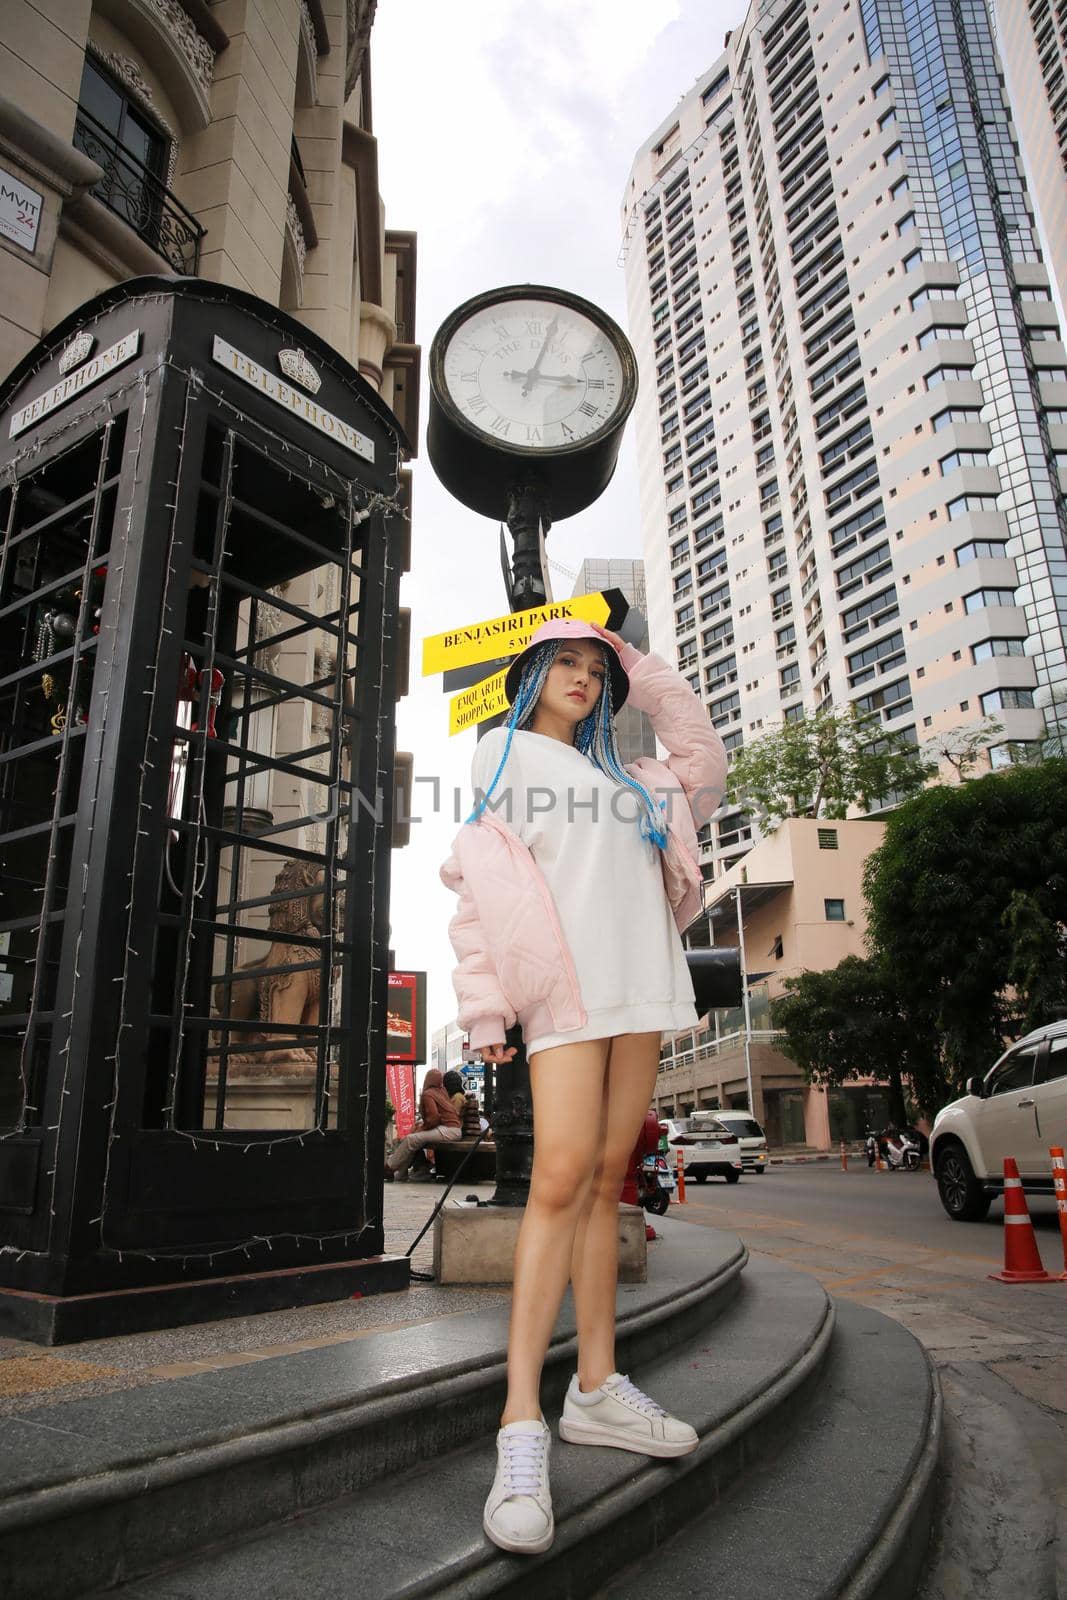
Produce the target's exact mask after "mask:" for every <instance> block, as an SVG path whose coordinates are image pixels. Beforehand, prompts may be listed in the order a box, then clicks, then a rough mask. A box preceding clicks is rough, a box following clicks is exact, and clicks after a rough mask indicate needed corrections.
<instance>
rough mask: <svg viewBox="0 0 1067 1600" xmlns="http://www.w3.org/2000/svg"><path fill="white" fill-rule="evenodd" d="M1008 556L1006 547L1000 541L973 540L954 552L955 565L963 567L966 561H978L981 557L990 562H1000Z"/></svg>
mask: <svg viewBox="0 0 1067 1600" xmlns="http://www.w3.org/2000/svg"><path fill="white" fill-rule="evenodd" d="M1007 554H1008V546H1007V544H1006V543H1004V542H1003V541H1002V540H999V539H998V540H994V539H973V540H972V541H971V543H970V544H961V545H960V546H959V548H958V549H957V551H956V565H957V566H958V567H964V566H966V565H967V562H968V561H978V560H980V559H981V558H982V557H983V556H988V557H990V558H991V559H992V560H994V561H997V560H1002V559H1004V558H1005V557H1006V556H1007Z"/></svg>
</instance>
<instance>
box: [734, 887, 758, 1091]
mask: <svg viewBox="0 0 1067 1600" xmlns="http://www.w3.org/2000/svg"><path fill="white" fill-rule="evenodd" d="M734 895H735V896H736V900H737V945H738V949H739V950H740V952H741V998H742V1002H743V1004H744V1007H745V1082H746V1084H747V1085H748V1109H749V1112H750V1113H751V1114H752V1115H753V1116H754V1115H755V1106H754V1103H753V1099H752V1008H751V1005H750V1003H749V996H748V962H747V961H746V959H745V924H744V919H743V918H742V916H741V885H740V884H738V885H737V886H736V888H735V889H734Z"/></svg>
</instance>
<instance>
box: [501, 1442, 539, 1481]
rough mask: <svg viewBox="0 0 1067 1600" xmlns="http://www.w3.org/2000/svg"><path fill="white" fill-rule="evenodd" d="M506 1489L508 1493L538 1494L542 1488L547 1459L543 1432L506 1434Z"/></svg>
mask: <svg viewBox="0 0 1067 1600" xmlns="http://www.w3.org/2000/svg"><path fill="white" fill-rule="evenodd" d="M503 1444H504V1489H505V1492H506V1493H507V1494H508V1495H513V1494H532V1495H537V1494H539V1493H540V1491H541V1488H542V1483H541V1479H542V1469H543V1467H544V1460H545V1435H544V1434H543V1433H508V1434H505V1435H504V1440H503Z"/></svg>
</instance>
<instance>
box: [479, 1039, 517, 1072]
mask: <svg viewBox="0 0 1067 1600" xmlns="http://www.w3.org/2000/svg"><path fill="white" fill-rule="evenodd" d="M480 1054H481V1058H482V1060H483V1061H488V1062H491V1063H492V1065H493V1066H494V1067H502V1066H504V1065H505V1063H506V1062H508V1061H510V1060H511V1058H512V1056H513V1055H514V1054H515V1046H514V1045H513V1044H512V1045H504V1044H483V1045H482V1047H481V1051H480Z"/></svg>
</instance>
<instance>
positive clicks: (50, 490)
mask: <svg viewBox="0 0 1067 1600" xmlns="http://www.w3.org/2000/svg"><path fill="white" fill-rule="evenodd" d="M406 451H407V445H406V441H405V440H404V438H403V435H402V433H401V431H400V429H399V427H398V424H397V422H396V419H395V418H394V416H393V414H392V413H391V411H390V410H389V409H388V407H386V406H385V405H384V404H383V402H382V401H381V400H380V399H379V397H378V396H377V395H376V394H375V393H374V392H373V390H371V389H370V387H369V386H368V385H367V384H366V383H365V382H364V381H363V379H361V378H360V377H359V375H358V374H357V373H356V372H355V371H354V370H353V369H352V368H351V367H350V366H349V365H348V364H347V363H346V362H345V361H344V360H343V359H342V358H341V357H340V356H339V355H338V354H337V353H336V352H335V351H334V350H332V349H331V348H330V347H329V346H328V345H326V344H324V343H323V342H322V341H321V340H319V339H318V338H317V337H316V336H315V335H314V334H312V333H310V332H309V331H308V330H307V329H305V328H303V327H302V326H300V325H298V324H296V323H294V322H293V321H291V320H290V319H289V318H287V317H286V316H285V315H284V314H283V313H281V312H278V311H276V310H275V309H274V308H273V307H271V306H269V305H266V304H264V303H263V302H261V301H258V300H256V299H254V298H253V297H252V296H249V295H245V294H242V293H240V292H239V291H236V290H233V289H229V288H225V287H222V286H219V285H214V284H210V283H207V282H205V281H203V280H200V279H185V280H183V279H171V278H158V279H157V278H141V279H135V280H133V281H131V282H127V283H125V284H123V285H121V286H119V287H117V288H115V289H113V290H110V291H108V292H107V293H105V294H103V295H101V296H99V297H98V298H97V299H95V300H93V301H90V302H88V303H87V304H86V305H84V306H82V307H81V308H80V309H79V311H78V312H76V313H75V314H74V315H73V316H72V317H70V318H68V319H67V320H66V322H64V323H63V324H61V325H60V326H59V327H58V328H56V329H55V330H54V331H53V332H52V333H51V334H50V335H49V336H48V338H47V339H46V340H44V341H43V342H42V343H41V344H39V345H38V346H37V347H36V348H35V350H34V351H32V352H31V354H30V355H29V356H28V357H27V358H26V359H25V360H24V361H23V362H22V363H21V365H20V366H19V367H18V368H17V369H16V371H15V372H14V373H13V374H12V375H11V377H10V378H9V379H8V380H7V381H6V383H5V384H4V385H3V386H2V388H0V528H2V530H3V549H2V555H0V697H2V708H0V888H2V901H0V1331H8V1332H12V1333H18V1334H21V1335H22V1336H26V1337H37V1338H43V1339H48V1340H51V1339H57V1340H58V1339H63V1338H76V1337H83V1336H85V1335H86V1334H87V1333H92V1332H94V1331H96V1332H104V1331H122V1330H123V1329H124V1328H127V1327H135V1326H150V1325H153V1323H165V1322H167V1321H175V1322H176V1321H183V1320H193V1319H194V1318H197V1317H200V1316H204V1315H218V1314H220V1312H221V1311H222V1310H223V1309H247V1308H249V1307H250V1306H252V1305H254V1304H256V1303H260V1304H283V1303H286V1302H287V1301H290V1302H291V1301H292V1300H293V1299H299V1298H302V1297H303V1298H328V1297H330V1295H331V1294H337V1293H341V1292H351V1289H352V1284H353V1281H354V1280H353V1278H352V1277H351V1274H352V1273H353V1272H355V1273H357V1275H358V1274H362V1276H361V1277H359V1281H360V1282H361V1283H362V1284H364V1286H370V1287H374V1286H378V1287H385V1286H388V1287H396V1286H399V1285H400V1284H401V1283H403V1282H406V1263H402V1264H401V1263H395V1262H390V1261H388V1260H383V1261H379V1262H377V1263H374V1264H373V1265H372V1264H371V1263H370V1259H369V1258H373V1257H380V1255H381V1251H382V1246H383V1236H382V1223H381V1174H380V1158H381V1151H382V1138H383V1116H384V1065H383V1063H384V1027H385V1012H386V989H387V977H388V972H387V969H388V953H387V944H388V920H387V909H388V897H389V850H390V819H391V815H392V788H393V748H394V713H395V692H396V691H395V684H396V673H397V667H396V659H395V657H396V649H397V632H398V624H397V605H398V585H399V576H400V570H401V566H402V564H403V561H404V552H405V550H406V547H407V540H406V516H405V512H404V508H403V506H402V504H401V500H402V494H403V489H404V483H403V480H402V478H401V472H400V463H401V459H402V457H403V456H404V455H405V454H406ZM342 1263H346V1264H348V1265H347V1267H346V1268H342V1267H341V1265H340V1264H342ZM356 1263H363V1265H362V1267H359V1268H357V1267H356V1265H355V1264H356ZM375 1269H376V1271H377V1277H375V1276H374V1270H375ZM345 1271H348V1272H349V1274H350V1276H349V1277H348V1278H346V1277H345V1276H344V1273H345ZM283 1280H284V1283H285V1285H286V1286H285V1287H284V1288H283V1287H281V1285H282V1283H283ZM253 1281H255V1282H256V1283H259V1284H261V1285H266V1286H267V1287H266V1288H264V1289H263V1297H262V1298H261V1299H260V1300H259V1301H258V1302H257V1301H256V1300H255V1299H254V1297H251V1298H250V1296H251V1285H252V1283H253ZM301 1285H304V1287H303V1288H301ZM131 1291H137V1292H136V1293H131ZM90 1297H91V1298H90Z"/></svg>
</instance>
